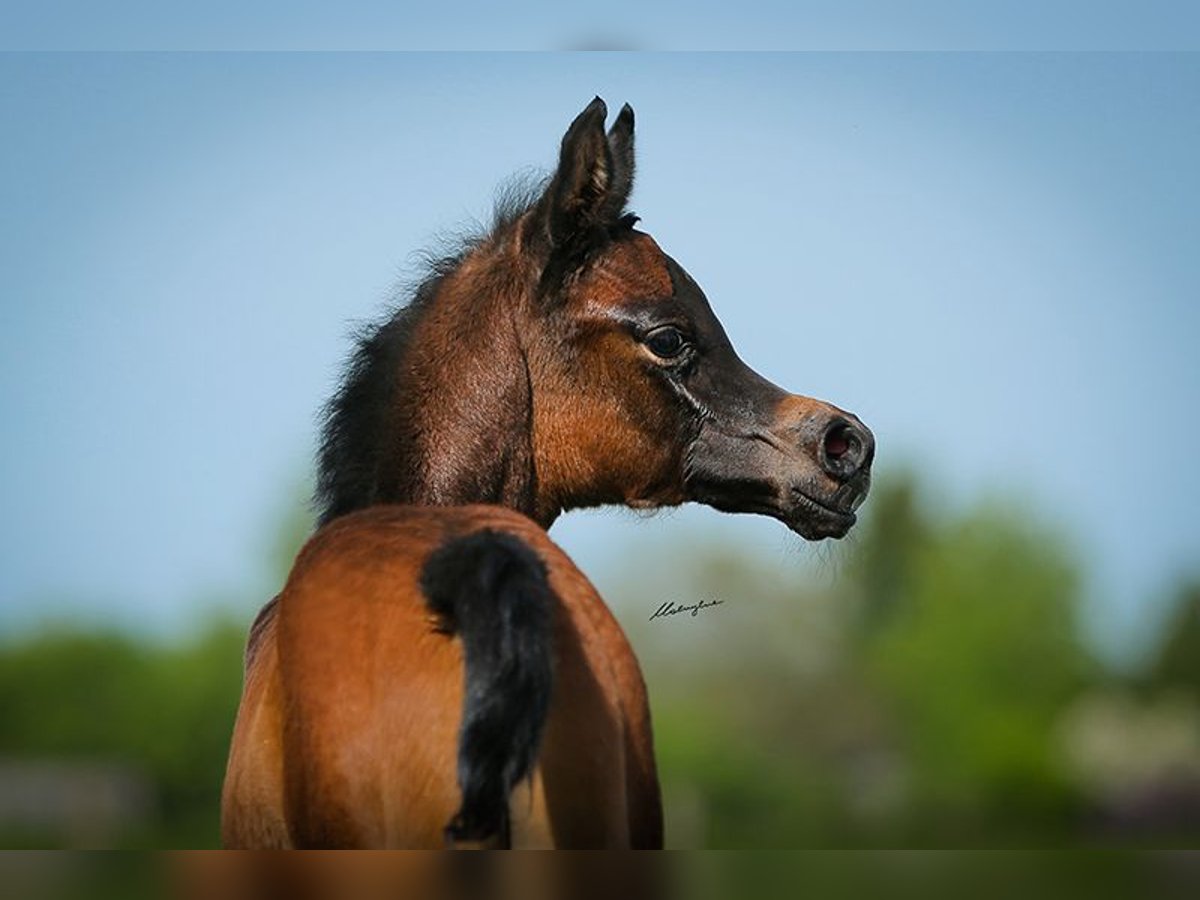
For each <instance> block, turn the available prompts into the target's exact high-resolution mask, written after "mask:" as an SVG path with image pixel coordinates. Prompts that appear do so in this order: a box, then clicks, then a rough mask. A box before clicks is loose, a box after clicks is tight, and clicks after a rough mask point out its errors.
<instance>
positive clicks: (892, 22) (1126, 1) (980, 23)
mask: <svg viewBox="0 0 1200 900" xmlns="http://www.w3.org/2000/svg"><path fill="white" fill-rule="evenodd" d="M1198 25H1200V13H1198V11H1197V8H1196V4H1195V3H1193V2H1190V0H1138V2H1132V0H1037V2H1032V0H1008V2H1006V3H964V2H962V0H906V2H904V3H896V2H893V0H842V2H841V3H836V4H833V3H828V2H819V0H749V2H746V0H743V2H741V3H724V2H720V0H688V2H686V3H685V2H671V0H651V2H629V0H625V2H622V0H615V2H609V3H604V4H586V5H585V4H573V5H572V4H564V3H548V2H532V3H524V4H520V5H514V4H507V5H505V6H503V7H497V6H496V4H494V3H489V2H485V0H458V2H456V3H445V4H440V5H439V4H421V5H419V6H416V5H413V4H408V3H395V2H381V0H343V2H342V3H339V4H336V5H331V4H328V3H320V2H315V0H292V2H289V3H286V4H284V3H278V2H262V3H244V2H236V3H235V2H232V0H210V2H208V3H204V4H181V3H169V2H168V3H163V2H160V0H110V2H107V3H103V4H100V3H95V2H89V0H41V2H38V3H20V2H14V3H9V4H6V5H4V6H0V49H35V50H47V49H58V50H130V49H156V50H158V49H162V50H214V49H236V50H244V49H255V50H261V49H272V50H296V49H322V50H326V49H328V50H377V49H403V50H417V49H421V50H424V49H433V50H443V49H458V50H493V49H500V48H510V49H520V50H548V49H569V48H580V47H584V46H592V47H594V46H597V45H607V46H612V45H618V46H620V47H623V48H628V49H642V50H680V49H688V50H693V49H694V50H710V49H731V50H884V49H886V50H949V49H966V50H1188V49H1196V48H1197V42H1198V41H1200V28H1198V27H1197V26H1198Z"/></svg>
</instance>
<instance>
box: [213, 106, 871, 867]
mask: <svg viewBox="0 0 1200 900" xmlns="http://www.w3.org/2000/svg"><path fill="white" fill-rule="evenodd" d="M607 119H608V111H607V108H606V106H605V104H604V102H603V101H602V100H601V99H600V98H599V97H597V98H596V99H595V100H593V101H592V102H591V103H590V104H589V105H588V106H587V107H586V108H585V109H584V110H583V111H582V112H581V113H580V114H579V115H578V116H577V117H576V118H575V119H574V121H573V122H572V123H571V125H570V127H569V128H568V129H567V131H566V133H565V135H564V136H563V138H562V142H561V146H560V151H559V155H558V162H557V167H556V169H555V170H554V172H553V174H552V175H551V176H550V177H549V178H548V179H546V180H545V181H544V182H542V183H541V184H540V185H538V186H536V187H534V188H532V189H530V190H529V191H528V192H527V193H525V194H524V195H523V196H521V197H516V198H514V197H509V198H508V199H507V200H502V201H501V202H500V203H499V204H498V208H497V213H496V217H495V220H494V222H493V223H492V225H491V227H490V228H488V229H487V230H486V231H485V232H484V233H483V234H480V235H478V236H476V237H474V238H471V239H468V240H467V241H465V242H464V244H463V246H462V247H461V248H460V249H459V250H458V251H457V252H456V253H454V254H452V255H450V256H447V257H446V258H444V259H441V260H440V261H437V262H435V263H433V264H432V265H431V268H430V271H429V274H428V277H426V278H425V279H424V281H422V282H421V283H420V285H419V287H417V288H416V290H415V291H414V292H413V294H412V296H411V299H410V300H409V302H408V304H407V305H405V306H403V307H402V308H400V309H399V310H398V311H396V312H395V313H394V314H392V315H391V316H390V317H389V318H387V319H386V320H385V321H384V322H383V323H382V324H380V325H378V326H377V327H374V328H372V329H369V330H367V331H366V332H364V333H362V334H360V335H359V337H358V340H357V344H356V347H355V349H354V351H353V353H352V356H351V358H350V361H349V364H348V366H347V368H346V373H345V377H344V380H343V382H342V384H341V387H340V388H339V390H338V391H337V392H336V393H335V395H334V397H333V399H332V400H331V401H330V402H329V404H328V406H327V407H326V411H325V421H324V426H323V433H322V441H321V446H320V451H319V460H318V471H319V477H318V489H317V503H318V509H319V516H318V528H317V530H316V532H315V534H314V535H313V536H312V537H311V538H310V539H309V540H308V542H307V544H306V545H305V546H304V547H303V548H302V550H301V551H300V553H299V555H298V556H297V558H296V561H295V564H294V567H293V568H292V570H291V573H290V574H289V576H288V578H287V581H286V583H285V585H284V587H283V589H282V590H281V592H280V593H279V595H278V596H277V597H276V598H275V599H274V600H272V601H271V602H270V603H268V604H267V606H266V607H264V609H263V610H262V612H261V613H260V614H259V617H258V619H257V620H256V621H255V623H254V625H253V626H252V628H251V632H250V637H249V640H248V642H247V648H246V657H245V681H244V688H243V694H242V698H241V703H240V706H239V709H238V714H237V720H236V723H235V727H234V734H233V739H232V744H231V748H230V754H229V760H228V766H227V772H226V779H225V784H224V789H223V795H222V817H221V831H222V841H223V843H224V845H225V846H227V847H251V848H273V847H402V848H440V847H445V846H450V847H464V848H466V847H560V848H580V849H587V848H659V847H661V846H662V844H663V814H662V804H661V797H660V791H659V784H658V776H657V770H656V767H655V759H654V748H653V737H652V732H651V723H650V713H649V707H648V704H647V696H646V687H645V684H644V681H643V679H642V674H641V671H640V669H639V667H638V662H637V659H636V657H635V656H634V653H633V651H632V649H631V648H630V646H629V643H628V641H627V639H626V637H625V635H624V633H623V632H622V630H621V627H620V625H619V624H618V622H617V620H616V619H615V618H614V617H613V615H612V613H611V612H610V611H609V609H608V607H607V606H606V605H605V603H604V601H603V599H602V598H601V597H600V596H599V595H598V594H597V592H596V590H595V589H594V588H593V587H592V585H591V584H590V583H589V582H588V580H587V578H586V577H584V575H583V574H582V573H581V572H580V571H579V569H578V568H576V567H575V565H574V564H573V563H572V562H571V560H570V559H569V558H568V557H567V555H566V554H565V553H564V552H563V551H562V550H561V549H560V548H558V547H557V545H555V543H554V542H553V541H552V540H551V539H550V537H549V536H548V535H547V533H546V530H547V529H548V528H549V527H550V526H551V524H552V523H553V522H554V521H555V519H556V518H557V517H558V516H559V515H560V514H561V513H562V512H564V511H566V510H570V509H577V508H582V507H592V506H597V505H602V504H623V505H625V506H629V507H635V508H657V507H666V506H674V505H678V504H682V503H685V502H698V503H702V504H707V505H708V506H711V507H713V508H715V509H718V510H722V511H727V512H749V513H758V514H763V515H767V516H772V517H774V518H776V519H778V520H780V521H781V522H783V523H784V524H785V525H786V526H787V527H788V528H790V529H791V530H793V531H794V532H796V533H797V534H799V535H800V536H802V537H803V538H806V539H808V540H813V541H817V540H822V539H825V538H834V539H836V538H840V537H842V536H844V535H845V534H846V533H847V532H848V531H849V530H850V528H851V527H852V526H853V524H854V522H855V518H856V510H857V508H858V506H859V505H860V504H861V503H862V501H863V500H864V499H865V497H866V495H867V491H868V488H869V485H870V471H871V464H872V460H873V457H874V447H875V445H874V438H873V436H872V434H871V432H870V430H869V429H868V428H867V427H866V426H865V425H863V423H862V422H861V421H859V419H858V418H857V417H856V416H854V415H853V414H851V413H849V412H846V411H844V410H842V409H839V408H837V407H836V406H833V405H831V404H829V403H826V402H823V401H820V400H816V399H812V398H809V397H805V396H801V395H797V394H792V393H788V392H786V391H784V390H783V389H781V388H779V387H777V386H776V385H774V384H772V383H771V382H769V381H767V380H766V379H765V378H763V377H762V376H760V375H759V374H757V373H756V372H755V371H754V370H752V369H751V368H750V367H749V366H747V365H746V364H745V363H744V362H742V360H741V359H740V358H739V357H738V355H737V353H736V352H735V351H734V348H733V347H732V345H731V343H730V341H729V339H728V337H727V336H726V334H725V331H724V330H723V328H722V326H721V324H720V322H719V321H718V320H717V318H716V316H715V315H714V313H713V311H712V309H711V307H710V305H709V303H708V300H707V299H706V297H705V295H704V293H703V291H702V290H701V289H700V287H699V286H698V285H697V284H696V282H695V281H694V280H693V279H692V278H691V276H690V275H688V273H687V272H686V271H685V270H684V269H683V267H682V266H680V265H679V264H678V263H677V262H676V261H675V260H674V259H673V258H671V257H670V256H669V255H667V254H666V253H665V252H664V251H663V250H662V249H661V248H660V247H659V245H658V244H657V242H656V241H655V240H654V239H653V238H652V237H651V236H650V235H649V234H647V233H645V232H644V231H642V230H640V229H639V228H638V227H637V224H638V222H639V219H638V217H637V216H635V215H634V214H632V213H631V212H629V211H628V210H627V208H626V207H627V203H628V199H629V195H630V192H631V190H632V187H633V180H634V114H633V110H632V109H631V108H630V106H629V105H628V104H626V105H625V106H624V107H622V109H621V110H620V112H619V113H618V115H617V116H616V117H615V119H614V121H613V123H612V125H611V127H610V128H608V129H607V130H606V122H607Z"/></svg>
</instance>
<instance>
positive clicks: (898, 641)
mask: <svg viewBox="0 0 1200 900" xmlns="http://www.w3.org/2000/svg"><path fill="white" fill-rule="evenodd" d="M867 512H868V515H867V516H866V518H865V521H864V523H863V525H861V526H860V529H859V531H858V533H857V536H856V537H855V538H853V539H852V541H850V542H849V544H850V546H849V549H848V552H846V553H844V554H839V555H838V556H837V558H836V559H835V560H834V561H833V565H832V566H831V565H830V563H829V561H828V560H827V561H826V565H825V570H824V571H822V570H821V569H820V568H819V567H818V568H817V569H816V570H815V571H814V568H813V567H812V566H807V565H799V564H795V561H794V560H788V559H779V558H777V557H772V556H770V555H768V554H766V553H765V552H755V551H752V550H748V549H746V548H736V549H735V548H730V547H723V546H719V545H713V544H712V543H711V542H708V541H706V539H705V538H704V537H703V536H696V535H681V540H680V542H679V543H678V544H675V545H673V546H672V547H671V548H669V549H668V550H667V551H666V552H664V551H663V548H641V549H640V550H639V549H634V550H631V551H630V553H629V554H627V555H626V556H625V557H624V558H625V559H626V560H627V565H626V566H625V571H626V572H627V573H628V574H627V575H626V576H624V577H623V578H622V579H621V580H619V581H618V589H617V590H615V591H612V590H610V591H609V595H610V600H613V601H614V606H615V607H616V609H617V612H618V615H619V617H620V618H621V620H622V622H623V623H624V624H625V625H626V627H627V629H628V630H629V632H630V636H631V639H632V641H633V643H634V645H635V647H636V649H637V651H638V654H639V658H640V659H641V661H642V663H643V668H644V670H645V673H646V677H647V681H648V683H649V686H650V694H651V698H652V703H653V706H654V716H655V720H654V721H655V728H656V743H657V751H658V757H659V764H660V771H661V775H662V779H663V785H664V792H665V799H666V809H667V823H668V842H669V844H670V845H672V846H679V847H689V846H690V847H730V848H759V849H763V848H793V847H909V848H923V847H980V848H994V847H1020V846H1031V845H1036V846H1043V847H1044V846H1047V845H1051V846H1074V845H1080V844H1085V843H1091V842H1094V841H1097V840H1102V841H1111V840H1133V841H1137V842H1147V841H1149V842H1160V843H1165V844H1168V845H1186V844H1188V843H1189V842H1190V843H1192V844H1194V843H1195V841H1196V839H1197V838H1200V585H1198V584H1196V583H1184V584H1181V585H1180V586H1179V602H1178V604H1177V606H1176V615H1175V616H1174V617H1173V618H1172V619H1171V620H1170V621H1169V622H1168V627H1167V628H1166V630H1165V631H1164V633H1163V637H1162V641H1161V644H1160V645H1159V647H1158V648H1157V651H1156V652H1155V653H1153V654H1152V655H1151V657H1150V658H1149V659H1147V660H1146V662H1145V665H1144V666H1143V667H1142V668H1141V669H1139V670H1137V671H1133V672H1124V671H1122V672H1117V671H1111V670H1110V669H1108V668H1106V667H1105V666H1104V665H1102V664H1101V662H1100V661H1099V660H1097V659H1096V658H1095V657H1094V655H1093V654H1092V653H1091V652H1090V650H1089V648H1088V646H1087V644H1086V642H1085V641H1084V639H1083V637H1082V629H1081V623H1080V611H1081V604H1082V602H1083V599H1084V598H1083V596H1082V585H1083V584H1085V583H1086V582H1085V578H1084V576H1085V574H1086V573H1085V572H1083V571H1081V569H1080V566H1079V564H1078V562H1077V561H1076V560H1075V559H1074V558H1073V556H1072V554H1071V552H1070V542H1069V540H1067V539H1065V538H1064V536H1061V535H1057V534H1055V533H1054V532H1053V531H1052V530H1050V529H1048V528H1046V527H1045V526H1043V525H1042V524H1039V522H1038V521H1037V518H1036V516H1033V515H1031V514H1030V513H1029V512H1028V511H1026V510H1020V509H1013V508H1008V507H1005V506H1003V505H998V504H995V503H989V502H982V503H979V504H976V505H975V506H973V507H972V508H969V509H967V510H965V511H963V512H961V513H958V514H947V513H946V512H944V511H941V512H939V513H938V514H936V515H934V514H931V513H930V512H928V511H926V510H925V509H923V507H922V497H921V491H920V489H919V485H918V484H917V483H916V482H915V481H914V480H913V479H912V478H909V477H893V478H892V479H890V481H885V482H884V483H883V484H881V485H880V486H879V487H878V488H877V489H876V491H875V492H874V494H873V496H872V499H871V502H870V503H869V504H868V506H867ZM306 529H307V523H306V522H304V521H301V520H300V519H299V518H297V517H296V516H294V515H289V516H288V518H287V521H286V522H285V523H284V525H283V526H282V527H281V529H280V539H279V550H278V552H277V553H276V554H275V556H277V558H278V560H279V566H280V568H281V569H283V568H284V567H285V566H286V565H287V563H288V562H290V559H291V557H292V554H293V553H294V548H295V546H296V545H297V544H298V542H299V541H300V540H301V538H302V536H303V534H304V533H305V531H306ZM639 554H640V555H639ZM830 568H832V569H833V571H832V572H830V571H829V569H830ZM280 577H282V573H281V575H280ZM260 599H262V600H265V599H267V598H265V597H263V598H260ZM700 599H709V600H711V599H720V600H722V601H723V602H722V604H721V605H718V606H715V607H711V608H707V609H705V610H703V611H702V612H700V613H699V614H698V615H696V616H678V617H672V618H670V619H662V618H659V619H656V620H653V621H650V620H649V614H650V613H651V612H653V611H654V610H655V609H657V608H658V607H659V606H660V605H661V604H662V603H663V602H664V601H667V600H672V601H676V602H687V603H692V602H695V601H697V600H700ZM248 619H249V607H247V610H246V612H245V613H244V614H243V615H241V616H239V617H234V616H231V615H225V616H222V617H218V618H216V619H214V620H213V621H212V622H210V623H209V624H208V625H207V626H206V627H204V628H203V629H201V630H200V631H199V632H198V633H197V634H195V635H194V636H192V637H189V638H187V639H185V640H180V641H175V642H161V641H154V640H150V639H145V638H135V637H132V636H130V635H123V634H113V633H97V632H92V631H88V630H83V629H78V628H71V627H61V626H60V627H55V628H48V629H46V630H44V631H42V632H40V633H37V634H33V635H25V636H21V637H18V638H12V639H9V640H8V641H6V642H5V643H3V644H0V819H2V817H3V816H4V814H5V813H4V810H5V809H6V808H7V807H6V806H5V803H6V796H5V791H8V792H9V793H10V794H11V793H12V792H13V790H14V787H13V785H14V783H16V784H17V785H18V787H19V782H20V779H21V778H22V777H24V776H23V775H22V772H24V771H25V769H23V768H22V766H25V765H35V764H36V765H43V764H50V765H52V766H55V767H59V768H51V769H50V770H49V771H50V772H51V776H50V777H55V776H54V774H53V773H55V772H59V771H61V772H65V773H66V775H67V776H71V775H72V773H73V772H75V771H76V768H73V767H79V766H87V765H92V764H96V763H103V764H106V765H116V766H119V767H121V771H126V772H132V773H134V775H136V777H137V779H141V781H142V782H143V783H144V784H145V785H146V786H147V787H146V790H147V792H148V796H149V801H148V802H147V803H146V804H144V807H139V806H137V805H136V804H134V806H133V807H132V808H133V809H134V810H135V814H134V815H133V816H132V817H128V816H127V817H126V818H124V819H121V818H120V817H118V818H117V819H114V820H113V821H111V822H109V823H108V824H107V825H105V824H104V823H100V825H98V826H97V827H95V828H92V829H87V828H85V829H83V830H80V829H79V828H78V827H77V825H78V823H75V824H72V823H70V822H68V823H66V824H63V825H61V826H55V825H54V824H52V821H53V817H50V819H49V820H47V821H41V822H36V823H34V824H30V823H29V822H24V823H22V822H21V821H11V820H10V821H0V842H3V843H4V844H5V845H7V846H17V847H21V846H25V847H30V846H63V845H77V844H95V845H109V846H176V847H205V846H214V845H215V844H216V842H217V815H218V805H219V797H220V785H221V778H222V775H223V771H224V764H225V756H226V752H227V747H228V740H229V736H230V731H231V728H232V723H233V717H234V713H235V710H236V705H237V701H238V695H239V691H240V687H241V674H242V673H241V657H242V646H243V641H244V637H245V632H246V628H247V626H248ZM6 767H7V774H6ZM64 777H66V776H64ZM72 777H73V776H72ZM5 778H7V779H9V780H8V781H7V782H5V781H4V779H5ZM13 779H17V782H14V781H13ZM87 783H88V784H90V783H91V782H87ZM6 785H7V787H6ZM18 793H19V791H18ZM9 805H10V806H11V805H12V804H11V803H10V804H9ZM68 805H69V804H68ZM85 808H87V807H85ZM10 812H11V810H10ZM10 819H11V816H10Z"/></svg>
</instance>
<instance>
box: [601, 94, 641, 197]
mask: <svg viewBox="0 0 1200 900" xmlns="http://www.w3.org/2000/svg"><path fill="white" fill-rule="evenodd" d="M608 149H609V152H610V153H611V154H612V163H613V165H612V170H613V174H612V184H611V186H610V188H609V194H608V203H607V205H606V207H605V216H606V217H607V218H609V219H617V218H619V217H620V216H621V214H622V213H624V212H625V204H626V203H628V202H629V195H630V193H631V192H632V191H633V171H634V162H633V107H632V106H630V105H629V104H628V103H626V104H625V105H624V106H622V107H621V111H620V112H619V113H617V120H616V121H615V122H613V126H612V128H610V129H609V130H608Z"/></svg>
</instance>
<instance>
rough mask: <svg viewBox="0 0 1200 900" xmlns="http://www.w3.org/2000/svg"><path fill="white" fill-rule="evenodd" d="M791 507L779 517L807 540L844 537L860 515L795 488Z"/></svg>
mask: <svg viewBox="0 0 1200 900" xmlns="http://www.w3.org/2000/svg"><path fill="white" fill-rule="evenodd" d="M791 501H792V502H791V504H790V508H789V509H788V510H787V511H786V512H785V513H784V514H783V515H780V516H779V517H778V518H779V519H780V520H781V521H782V522H783V523H784V524H785V525H787V527H788V528H790V529H791V530H792V531H794V532H796V534H798V535H800V537H802V538H804V539H805V540H807V541H823V540H825V539H826V538H833V539H834V540H839V539H841V538H844V537H845V536H846V535H847V534H848V533H849V532H850V529H851V528H853V527H854V523H855V522H857V521H858V517H857V516H856V515H855V514H854V513H853V512H851V511H849V510H843V509H835V508H834V507H832V506H827V505H826V504H824V503H822V502H821V501H820V500H817V499H815V498H813V497H810V496H809V495H808V494H805V493H802V492H801V491H798V490H794V491H793V492H792V496H791Z"/></svg>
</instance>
